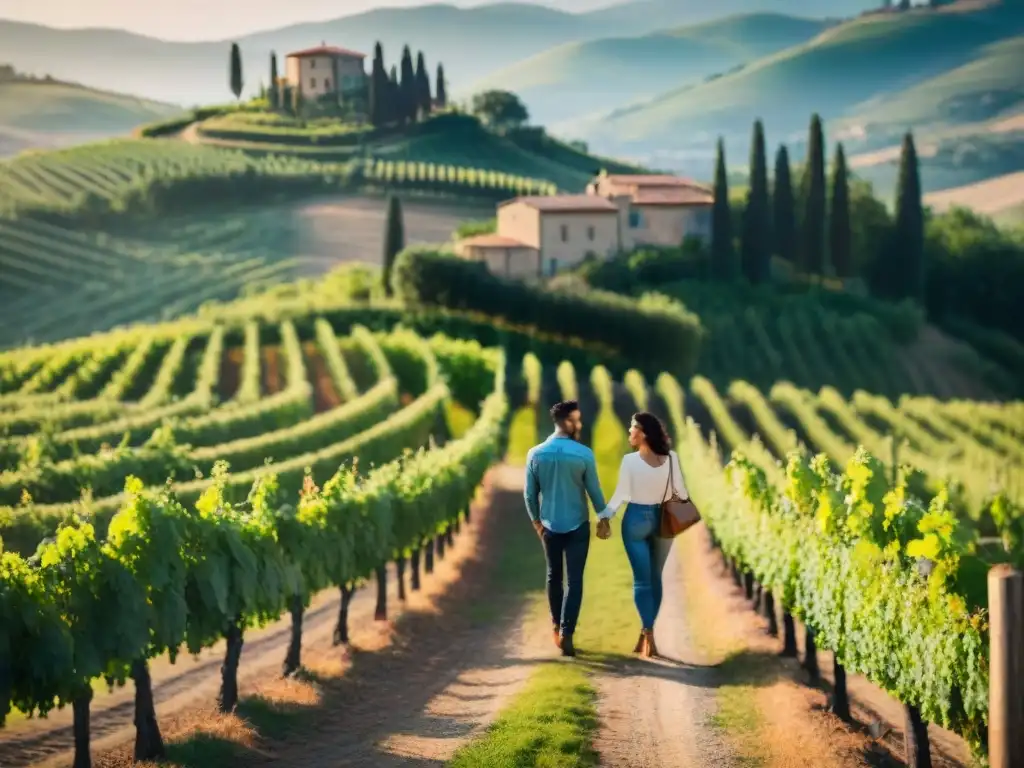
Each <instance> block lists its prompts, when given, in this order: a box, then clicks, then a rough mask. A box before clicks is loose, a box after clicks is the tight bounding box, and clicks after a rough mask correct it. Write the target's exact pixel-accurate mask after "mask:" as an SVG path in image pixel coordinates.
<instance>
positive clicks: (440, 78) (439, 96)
mask: <svg viewBox="0 0 1024 768" xmlns="http://www.w3.org/2000/svg"><path fill="white" fill-rule="evenodd" d="M434 97H435V98H436V100H437V108H438V109H445V108H446V107H447V106H448V91H447V86H446V85H445V82H444V64H438V65H437V85H435V86H434Z"/></svg>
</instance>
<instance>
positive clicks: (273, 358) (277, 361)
mask: <svg viewBox="0 0 1024 768" xmlns="http://www.w3.org/2000/svg"><path fill="white" fill-rule="evenodd" d="M260 358H261V359H262V361H263V394H264V395H276V394H277V393H278V392H280V391H281V390H282V389H284V381H283V380H282V378H281V348H280V347H262V348H261V349H260Z"/></svg>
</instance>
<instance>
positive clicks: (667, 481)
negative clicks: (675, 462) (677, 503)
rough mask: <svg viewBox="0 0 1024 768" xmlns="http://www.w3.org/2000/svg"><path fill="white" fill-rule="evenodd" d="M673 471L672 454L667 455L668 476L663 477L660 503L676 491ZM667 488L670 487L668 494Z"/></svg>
mask: <svg viewBox="0 0 1024 768" xmlns="http://www.w3.org/2000/svg"><path fill="white" fill-rule="evenodd" d="M674 475H675V473H674V472H673V471H672V454H671V453H669V455H668V477H667V478H666V479H665V492H664V493H663V494H662V495H661V503H662V504H664V503H665V502H666V501H668V500H669V499H671V498H672V496H675V493H676V482H675V477H674ZM669 488H671V489H672V494H671V495H669V492H668V491H669Z"/></svg>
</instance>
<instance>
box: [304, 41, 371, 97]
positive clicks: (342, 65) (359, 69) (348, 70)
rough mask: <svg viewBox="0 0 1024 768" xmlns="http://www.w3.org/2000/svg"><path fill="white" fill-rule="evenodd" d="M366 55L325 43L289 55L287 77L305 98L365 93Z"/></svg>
mask: <svg viewBox="0 0 1024 768" xmlns="http://www.w3.org/2000/svg"><path fill="white" fill-rule="evenodd" d="M365 59H366V54H363V53H357V52H356V51H350V50H348V49H346V48H336V47H334V46H332V45H327V44H326V43H322V44H321V45H319V46H317V47H316V48H307V49H306V50H304V51H295V52H294V53H289V54H288V55H287V57H285V80H286V82H287V83H288V85H289V86H290V87H291V88H292V89H293V90H297V91H298V92H299V93H301V94H302V97H303V98H304V99H310V100H313V99H319V98H322V97H324V96H327V95H330V94H334V95H336V96H338V97H340V98H342V99H343V98H345V96H346V95H349V94H358V93H361V92H362V90H363V89H364V87H365V85H366V70H365V69H364V66H363V61H364V60H365Z"/></svg>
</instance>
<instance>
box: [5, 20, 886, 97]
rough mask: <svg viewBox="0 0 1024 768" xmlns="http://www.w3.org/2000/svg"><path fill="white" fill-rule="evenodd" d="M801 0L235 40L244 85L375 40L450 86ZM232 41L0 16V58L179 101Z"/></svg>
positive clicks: (340, 27)
mask: <svg viewBox="0 0 1024 768" xmlns="http://www.w3.org/2000/svg"><path fill="white" fill-rule="evenodd" d="M873 4H874V0H871V1H870V2H869V0H831V1H830V2H828V3H827V4H824V5H821V6H819V8H818V11H819V13H821V15H822V16H848V15H852V14H855V13H857V12H859V11H860V10H863V9H864V8H866V7H869V6H870V5H873ZM802 5H803V3H802V2H800V0H721V2H718V3H716V4H713V5H711V4H691V3H687V2H683V1H682V0H628V1H627V2H624V3H621V4H619V5H615V6H611V7H608V8H604V9H600V10H596V11H591V12H588V13H581V14H574V13H566V12H564V11H559V10H555V9H552V8H548V7H544V6H540V5H531V4H526V3H498V4H491V5H482V6H475V7H473V8H457V7H455V6H452V5H441V4H438V5H428V6H418V7H412V8H382V9H377V10H373V11H367V12H364V13H361V14H356V15H352V16H347V17H342V18H338V19H334V20H331V21H325V22H305V23H296V24H292V25H288V26H286V27H281V28H278V29H273V30H269V31H266V32H260V33H256V34H251V35H246V36H243V37H241V38H239V40H238V43H239V45H240V46H241V48H242V54H243V61H244V65H245V80H246V84H247V88H248V90H249V91H250V92H252V91H255V89H256V88H257V87H258V85H259V83H260V82H261V81H266V79H267V76H268V71H269V65H268V57H269V55H270V52H271V50H276V51H277V52H278V54H282V55H283V54H284V53H287V52H288V51H290V50H295V49H299V48H304V47H308V46H309V45H312V44H316V43H319V42H320V41H321V40H326V41H329V42H331V43H334V44H338V45H344V46H346V47H349V48H355V49H357V50H361V51H363V52H365V53H372V51H373V45H374V43H375V42H376V41H378V40H380V41H381V42H382V43H383V45H384V48H385V54H386V56H387V58H388V60H389V61H397V60H398V57H399V56H400V53H401V47H402V46H403V45H405V44H409V45H410V46H411V47H412V48H413V49H414V50H422V51H423V52H424V54H425V55H426V56H427V60H428V63H429V64H430V65H431V66H432V65H433V64H435V63H436V62H437V61H438V60H440V61H443V62H444V64H445V72H446V74H447V76H448V77H449V79H450V80H451V82H452V85H453V86H454V87H455V88H456V89H457V88H458V87H459V86H463V85H466V84H468V83H469V82H470V81H471V80H474V79H477V78H480V77H485V76H487V75H488V74H490V73H492V72H495V71H497V70H499V69H501V68H503V67H506V66H509V65H512V64H514V63H515V62H517V61H520V60H522V59H525V58H528V57H530V56H533V55H535V54H539V53H541V52H543V51H545V50H548V49H550V48H554V47H556V46H559V45H563V44H565V43H569V42H574V41H585V40H592V39H597V38H601V37H611V36H635V35H641V34H645V33H650V32H655V31H658V30H659V29H666V28H672V27H678V26H681V25H684V24H693V23H697V22H700V21H706V20H708V19H711V18H714V17H718V16H724V15H729V14H734V13H744V12H754V11H774V12H781V13H789V12H793V11H796V12H799V11H800V10H802V9H801V6H802ZM228 45H229V41H213V42H196V43H181V42H167V41H163V40H157V39H155V38H152V37H145V36H142V35H137V34H133V33H129V32H125V31H123V30H116V29H84V30H83V29H79V30H58V29H53V28H49V27H45V26H41V25H38V24H25V23H16V22H10V21H0V50H2V51H3V56H4V59H5V60H9V61H10V62H11V63H13V64H14V65H15V66H17V67H18V68H19V69H23V70H26V71H30V72H37V73H39V72H49V73H51V74H53V76H54V77H57V78H60V79H73V80H76V81H79V82H83V83H85V84H87V85H90V86H95V87H98V88H105V89H110V90H116V91H123V92H128V93H135V94H139V95H140V96H145V97H147V98H151V99H157V100H161V101H170V102H174V103H177V104H182V105H192V104H196V103H208V102H219V101H225V100H228V99H229V98H230V94H229V92H228V85H227V79H228V78H227V72H228V69H227V65H228Z"/></svg>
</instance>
